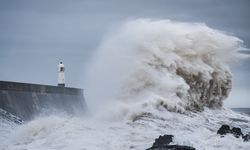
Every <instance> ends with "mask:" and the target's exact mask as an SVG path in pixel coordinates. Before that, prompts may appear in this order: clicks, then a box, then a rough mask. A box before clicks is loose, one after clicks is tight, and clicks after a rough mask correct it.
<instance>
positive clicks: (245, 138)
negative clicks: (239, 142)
mask: <svg viewBox="0 0 250 150" xmlns="http://www.w3.org/2000/svg"><path fill="white" fill-rule="evenodd" d="M242 138H243V140H244V141H245V142H247V141H249V140H250V133H248V134H246V135H243V136H242Z"/></svg>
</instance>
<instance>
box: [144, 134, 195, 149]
mask: <svg viewBox="0 0 250 150" xmlns="http://www.w3.org/2000/svg"><path fill="white" fill-rule="evenodd" d="M173 137H174V136H173V135H163V136H159V138H157V139H155V142H154V143H153V146H152V147H151V148H149V149H147V150H195V148H193V147H190V146H182V145H169V144H170V143H171V142H173Z"/></svg>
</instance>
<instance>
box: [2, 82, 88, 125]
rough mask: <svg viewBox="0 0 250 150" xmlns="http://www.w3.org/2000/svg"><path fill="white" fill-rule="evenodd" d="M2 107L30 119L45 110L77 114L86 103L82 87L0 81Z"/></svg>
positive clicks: (24, 118)
mask: <svg viewBox="0 0 250 150" xmlns="http://www.w3.org/2000/svg"><path fill="white" fill-rule="evenodd" d="M0 108H2V109H4V110H6V111H8V112H10V113H12V114H14V115H16V116H18V117H20V118H21V119H23V120H29V119H32V117H34V116H35V115H37V114H39V113H40V112H41V111H43V110H56V111H63V112H67V113H70V114H75V113H77V112H79V111H84V110H86V103H85V100H84V96H83V90H82V89H78V88H68V87H58V86H49V85H39V84H28V83H18V82H8V81H0Z"/></svg>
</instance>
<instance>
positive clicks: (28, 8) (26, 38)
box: [0, 0, 250, 89]
mask: <svg viewBox="0 0 250 150" xmlns="http://www.w3.org/2000/svg"><path fill="white" fill-rule="evenodd" d="M249 8H250V1H249V0H172V1H171V0H137V1H136V0H124V1H121V0H109V1H101V0H99V1H97V0H40V1H39V0H22V1H21V0H0V67H1V69H0V80H14V81H22V82H34V83H46V84H56V67H57V63H58V62H59V61H61V60H62V61H64V62H65V65H66V67H67V74H66V82H67V84H68V85H70V86H80V87H81V86H82V83H81V82H79V81H81V78H82V76H83V75H82V70H83V68H84V65H85V64H86V62H87V61H88V59H89V58H91V55H92V54H93V51H94V50H95V48H96V47H97V46H98V43H99V42H100V41H101V39H102V37H103V35H104V34H105V32H106V30H107V29H109V30H112V26H113V25H114V24H116V23H119V22H120V21H123V20H126V19H131V18H141V17H143V18H153V19H171V20H177V21H188V22H193V21H195V22H204V23H206V24H207V25H208V26H210V27H213V28H216V29H219V30H223V31H226V32H228V33H229V34H233V35H235V36H238V37H240V38H241V39H243V40H244V41H245V45H246V46H247V47H250V34H249V33H250V20H249V18H250V9H249ZM247 53H249V52H247ZM249 66H250V63H249V61H245V62H244V63H243V64H242V65H241V66H238V67H235V68H233V69H234V70H236V71H237V72H236V74H237V76H241V75H244V76H250V68H249ZM237 76H236V81H237V83H236V85H237V86H244V88H248V89H250V87H249V85H246V84H243V83H246V82H243V81H241V78H239V79H237ZM247 83H249V79H248V80H247Z"/></svg>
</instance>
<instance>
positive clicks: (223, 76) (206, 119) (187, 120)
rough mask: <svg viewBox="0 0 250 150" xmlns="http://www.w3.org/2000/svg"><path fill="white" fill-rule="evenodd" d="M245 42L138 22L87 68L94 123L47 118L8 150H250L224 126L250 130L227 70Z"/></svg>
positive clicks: (11, 140)
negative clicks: (153, 149)
mask: <svg viewBox="0 0 250 150" xmlns="http://www.w3.org/2000/svg"><path fill="white" fill-rule="evenodd" d="M241 46H242V41H241V40H240V39H238V38H236V37H234V36H230V35H227V34H225V33H223V32H221V31H217V30H214V29H211V28H209V27H207V26H206V25H205V24H199V23H181V22H173V21H169V20H153V21H152V20H148V19H138V20H132V21H128V22H125V23H123V24H122V25H121V26H120V27H118V28H117V29H115V30H113V31H111V33H110V34H108V36H107V37H105V38H104V40H103V42H102V43H101V44H100V46H99V48H98V50H97V51H96V54H95V56H94V57H93V60H92V62H90V63H89V65H88V66H89V68H88V69H87V70H86V73H87V74H86V77H85V79H86V82H85V84H84V85H85V87H86V88H85V91H86V99H87V102H88V103H89V104H90V109H91V110H92V113H93V115H92V116H91V117H90V118H79V117H73V118H72V117H67V116H63V117H62V116H60V117H59V116H55V115H51V116H47V117H40V118H37V119H35V120H33V121H30V122H27V123H26V124H24V125H21V126H19V127H17V128H15V130H14V131H13V132H12V133H13V134H10V135H6V136H8V138H7V139H8V140H6V141H4V142H2V143H1V146H2V147H3V149H36V150H39V149H41V150H43V149H65V150H67V149H76V150H78V149H79V150H80V149H86V150H87V149H88V150H103V149H109V150H117V149H136V150H141V149H146V148H149V147H150V146H151V145H152V143H153V141H154V139H155V138H157V137H158V136H159V135H162V134H173V135H174V136H175V138H174V143H176V144H182V145H189V146H193V147H195V148H196V149H198V150H199V149H215V150H216V149H218V150H221V149H225V150H228V149H247V148H249V147H250V143H249V142H243V140H242V139H240V138H239V139H236V138H234V137H233V136H231V135H227V136H225V137H224V138H220V136H218V135H217V134H216V131H217V130H218V128H219V127H220V126H221V124H229V125H232V126H237V127H241V128H242V129H244V131H245V132H248V131H250V125H249V123H250V118H249V117H248V116H245V115H242V114H238V113H236V112H233V111H231V110H228V109H225V108H223V107H222V104H223V101H224V100H225V99H226V97H227V96H228V94H229V92H230V90H231V84H232V83H231V81H232V74H231V72H230V70H229V68H228V67H227V64H228V63H234V62H236V61H237V60H240V59H241V58H243V57H244V56H241V55H240V54H238V53H237V51H238V50H239V49H241Z"/></svg>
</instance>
